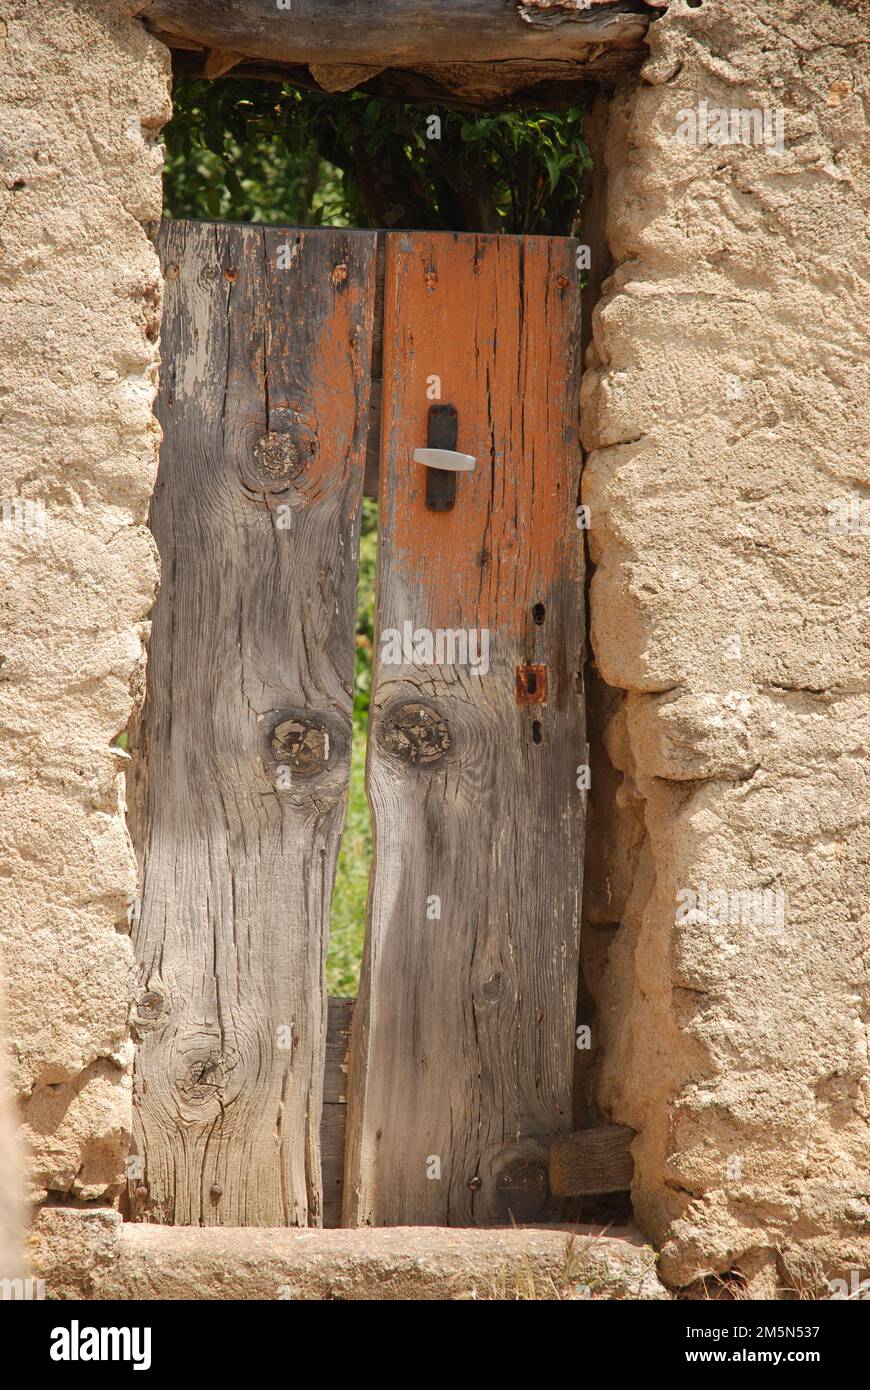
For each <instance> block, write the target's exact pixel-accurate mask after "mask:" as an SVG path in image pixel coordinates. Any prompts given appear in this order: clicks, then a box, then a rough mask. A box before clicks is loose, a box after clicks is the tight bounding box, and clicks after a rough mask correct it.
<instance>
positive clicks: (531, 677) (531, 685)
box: [526, 671, 538, 695]
mask: <svg viewBox="0 0 870 1390" xmlns="http://www.w3.org/2000/svg"><path fill="white" fill-rule="evenodd" d="M526 690H527V692H528V694H529V695H535V694H537V690H538V676H537V672H535V671H527V672H526Z"/></svg>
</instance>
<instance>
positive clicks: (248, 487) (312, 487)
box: [130, 223, 375, 1226]
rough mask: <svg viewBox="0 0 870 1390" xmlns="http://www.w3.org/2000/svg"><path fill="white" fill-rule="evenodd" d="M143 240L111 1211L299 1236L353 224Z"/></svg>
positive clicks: (315, 1122)
mask: <svg viewBox="0 0 870 1390" xmlns="http://www.w3.org/2000/svg"><path fill="white" fill-rule="evenodd" d="M282 248H284V249H283V251H282ZM159 249H160V254H161V259H162V261H163V265H164V271H165V274H166V282H167V292H166V313H165V318H164V326H163V338H162V353H163V362H164V366H163V371H162V374H161V386H160V396H159V401H158V406H157V414H158V418H159V420H160V423H161V425H162V427H163V431H164V441H163V447H162V450H161V460H160V471H159V477H158V481H157V487H156V491H155V496H154V501H153V506H152V512H151V527H152V530H153V532H154V536H155V539H156V541H157V545H158V547H159V550H160V554H161V560H162V576H163V578H162V584H161V589H160V594H159V597H158V600H157V603H156V605H155V608H154V612H153V627H152V634H151V641H150V647H149V670H148V685H147V696H146V702H145V706H144V708H143V711H142V716H141V722H140V726H139V728H138V729H137V730H135V731H134V734H133V738H132V740H131V753H132V755H133V764H132V789H131V807H130V826H131V833H132V835H133V838H134V843H135V844H136V848H137V853H138V855H139V860H140V866H141V881H142V897H141V912H140V915H139V920H138V923H137V924H136V925H135V932H134V940H135V949H136V955H137V961H138V968H139V976H140V989H139V997H138V1002H137V1007H136V1013H135V1017H134V1027H135V1031H136V1035H137V1037H138V1039H139V1050H138V1057H137V1064H136V1073H135V1093H134V1098H135V1129H136V1140H135V1147H136V1152H137V1153H138V1154H139V1156H140V1158H141V1161H142V1162H143V1165H144V1173H143V1177H142V1179H141V1181H138V1182H137V1184H136V1194H137V1199H136V1205H135V1210H134V1215H136V1216H138V1217H139V1218H141V1219H146V1220H151V1221H160V1222H166V1223H173V1224H181V1225H185V1224H194V1225H196V1224H201V1225H213V1224H214V1225H260V1226H270V1225H271V1226H274V1225H305V1224H312V1225H316V1224H319V1223H320V1220H321V1214H322V1197H321V1178H320V1138H319V1127H320V1109H321V1096H322V1085H323V1070H324V1059H325V1043H326V1008H327V1006H326V992H325V986H324V960H325V956H326V937H327V927H328V919H329V902H330V894H331V889H332V882H333V876H334V871H335V863H336V857H337V852H338V844H339V837H340V833H341V827H342V822H343V818H344V813H345V806H346V800H347V786H348V773H349V758H350V737H351V706H352V690H353V663H354V643H353V635H354V613H355V587H356V567H357V555H358V533H359V516H360V508H361V497H362V481H363V467H364V456H365V438H366V428H367V409H368V388H369V379H370V370H369V369H370V361H371V335H372V318H373V305H374V272H375V258H374V249H375V238H374V236H373V234H371V233H368V232H352V231H344V230H333V229H330V230H318V231H315V232H298V231H289V230H287V229H281V228H269V229H263V228H256V227H244V226H226V225H224V226H221V225H215V224H208V223H169V224H165V225H164V227H163V229H162V231H161V233H160V238H159ZM282 267H283V268H282Z"/></svg>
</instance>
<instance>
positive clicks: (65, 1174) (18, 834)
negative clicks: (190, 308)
mask: <svg viewBox="0 0 870 1390" xmlns="http://www.w3.org/2000/svg"><path fill="white" fill-rule="evenodd" d="M132 9H133V5H132V3H129V4H127V3H124V0H115V2H114V3H107V2H104V0H87V3H74V0H52V3H51V4H50V5H48V4H45V3H39V2H38V0H0V471H2V479H0V498H2V499H5V500H6V501H7V503H8V504H9V505H8V506H7V508H6V513H5V515H6V516H7V523H6V524H4V525H3V527H2V529H0V604H2V619H0V959H2V962H3V970H4V972H5V974H6V983H7V990H6V995H7V1018H8V1032H9V1037H10V1041H11V1051H12V1065H13V1070H14V1072H15V1083H16V1088H17V1091H18V1094H19V1097H20V1101H21V1107H22V1115H23V1120H24V1134H25V1137H26V1139H27V1140H28V1142H29V1144H30V1147H31V1151H32V1155H33V1164H32V1176H33V1186H34V1189H35V1192H36V1195H37V1197H39V1196H44V1195H45V1194H46V1193H51V1194H63V1195H64V1196H72V1197H81V1198H85V1199H106V1198H107V1197H112V1196H113V1195H114V1194H115V1193H117V1191H118V1189H119V1187H120V1184H121V1181H122V1177H123V1172H124V1159H125V1155H126V1153H127V1151H128V1147H129V1131H130V1119H131V1095H130V1078H129V1064H130V1060H131V1056H130V1045H129V1043H128V1040H127V1039H128V1029H127V1007H128V1000H129V997H130V992H131V983H132V981H131V964H132V953H131V949H130V941H129V936H128V935H127V930H128V928H127V921H126V914H127V909H128V905H129V903H130V902H131V900H132V899H133V897H134V894H135V891H136V888H135V884H136V870H135V861H134V858H133V855H132V852H131V849H130V845H129V843H128V839H127V834H126V830H125V825H124V816H123V801H122V786H123V775H122V774H123V768H122V763H123V758H122V757H121V756H120V755H119V754H118V753H117V752H113V751H112V750H111V749H110V746H109V745H110V741H111V740H112V739H113V738H114V737H115V736H116V735H117V734H118V732H119V731H120V730H122V729H123V728H124V727H125V725H126V723H127V719H128V715H129V711H130V704H131V696H130V681H131V672H132V671H133V669H134V666H135V664H136V662H137V661H138V659H139V657H140V651H141V640H140V636H141V624H142V622H143V620H144V619H145V618H146V616H147V613H148V610H149V608H150V606H151V603H152V600H153V594H154V586H155V582H156V576H157V566H156V556H155V553H154V547H153V544H152V541H151V538H150V535H149V533H148V531H147V530H146V528H145V524H144V523H145V517H146V513H147V507H148V499H149V495H150V493H151V490H152V487H153V482H154V476H155V471H156V448H157V438H156V430H155V426H154V424H153V422H152V417H151V403H152V399H153V395H154V377H155V364H156V347H155V342H156V337H157V331H158V313H159V296H160V281H159V271H158V263H157V258H156V256H155V253H154V250H153V247H152V245H151V243H150V242H149V240H148V238H147V236H146V234H145V231H144V230H143V225H142V224H143V223H144V222H146V221H147V220H149V219H155V218H159V216H160V204H161V164H162V161H161V156H160V152H159V150H158V149H156V148H155V146H154V139H155V136H156V133H157V131H158V129H159V127H160V125H161V124H162V123H163V122H164V121H165V120H166V119H167V118H168V114H169V105H168V80H169V67H168V55H167V54H166V51H165V49H163V48H162V46H161V45H158V44H155V43H154V42H153V41H152V40H151V39H149V38H148V36H147V35H146V33H145V31H144V30H143V29H142V27H141V25H140V24H139V23H137V22H136V21H135V20H133V19H132V17H131V11H132ZM13 499H18V502H17V507H16V508H15V509H13V507H12V501H13ZM23 499H30V500H31V502H32V503H33V504H34V506H33V507H32V508H31V510H30V516H29V520H28V516H27V513H26V511H25V510H24V507H23ZM42 508H44V513H43V512H42Z"/></svg>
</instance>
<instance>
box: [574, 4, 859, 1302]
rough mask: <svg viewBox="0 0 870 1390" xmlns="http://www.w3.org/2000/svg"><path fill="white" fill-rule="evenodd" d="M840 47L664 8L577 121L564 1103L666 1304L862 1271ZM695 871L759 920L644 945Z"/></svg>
mask: <svg viewBox="0 0 870 1390" xmlns="http://www.w3.org/2000/svg"><path fill="white" fill-rule="evenodd" d="M868 38H870V6H868V4H866V3H864V0H860V2H859V0H847V3H839V4H836V5H835V4H830V3H820V2H819V0H814V3H811V4H810V3H806V0H753V3H745V4H737V3H734V2H733V0H731V2H730V3H728V0H703V3H701V4H700V5H699V6H697V7H696V6H692V7H689V6H688V5H686V4H685V3H684V0H678V2H677V3H674V4H672V5H671V6H670V8H669V10H668V13H667V15H666V16H665V17H664V18H662V19H661V21H659V22H658V23H657V24H655V25H653V27H652V30H651V34H650V45H651V58H650V61H649V62H648V63H647V65H646V67H645V70H644V73H643V81H642V83H641V84H640V86H638V87H637V88H636V89H634V90H631V91H629V90H626V91H623V92H621V93H619V94H617V97H616V99H615V101H614V102H613V103H611V105H610V108H609V115H608V116H607V120H606V130H605V131H604V140H605V145H606V160H607V166H608V180H609V192H608V216H607V231H608V239H609V243H610V250H611V254H612V257H613V262H614V265H615V266H616V269H615V272H614V274H613V276H612V278H611V279H609V280H608V281H607V282H606V283H605V285H604V293H603V299H602V300H601V302H600V303H599V304H598V306H597V308H596V310H595V313H594V315H593V331H594V346H593V348H592V350H591V355H590V358H589V362H590V365H589V370H588V371H587V374H586V377H585V379H584V411H583V420H584V436H585V437H584V444H585V447H586V448H587V450H588V451H589V455H588V461H587V467H586V471H585V483H584V489H585V490H584V500H585V502H586V503H587V504H589V505H590V506H591V509H592V527H591V531H590V549H591V559H592V561H593V564H594V566H595V569H594V574H593V578H592V582H591V591H590V594H591V600H590V601H591V632H592V644H593V649H594V655H595V661H596V664H597V668H598V671H599V673H600V676H601V677H602V678H603V681H604V682H605V683H606V685H602V684H598V683H595V682H594V683H593V714H595V712H596V711H597V713H598V717H599V718H600V719H601V720H602V721H603V723H604V731H605V732H604V736H605V740H606V744H607V748H608V751H609V754H610V757H611V759H612V763H613V764H614V766H615V768H616V769H617V774H614V773H613V771H612V769H611V770H609V769H608V768H607V766H606V764H605V765H604V766H603V767H602V768H601V777H600V779H599V780H598V783H597V787H596V785H595V781H594V779H595V776H596V773H595V766H594V762H593V782H594V785H593V797H592V801H593V816H592V838H591V842H590V849H591V853H590V856H589V863H588V867H587V873H588V882H587V904H586V907H587V920H588V922H589V926H588V929H587V932H586V937H587V966H588V975H589V982H590V985H591V988H592V991H593V994H594V995H595V996H596V1004H597V1028H598V1030H599V1033H598V1053H599V1056H601V1057H603V1062H602V1063H600V1064H599V1066H598V1068H597V1074H596V1076H595V1078H594V1081H595V1084H594V1091H593V1095H594V1101H595V1104H596V1105H597V1107H598V1108H599V1110H600V1111H601V1112H602V1113H603V1114H604V1115H605V1116H607V1117H609V1118H611V1119H613V1120H614V1121H617V1122H620V1123H624V1124H628V1125H631V1126H632V1127H633V1128H635V1129H636V1130H637V1131H638V1133H639V1138H638V1139H637V1140H636V1141H635V1145H634V1152H635V1161H636V1181H635V1185H634V1192H633V1199H634V1205H635V1212H636V1215H637V1218H638V1220H639V1221H640V1223H641V1224H642V1226H643V1227H644V1229H645V1230H646V1232H647V1234H648V1235H649V1236H651V1237H652V1238H653V1239H654V1240H655V1241H656V1242H657V1243H658V1244H659V1245H660V1246H661V1247H662V1248H663V1254H662V1271H663V1273H664V1276H665V1278H666V1279H668V1280H669V1281H670V1282H672V1283H676V1284H685V1283H688V1282H689V1281H691V1280H692V1279H693V1278H694V1276H695V1275H696V1274H697V1273H699V1272H705V1271H711V1270H712V1271H727V1270H730V1269H733V1268H735V1267H740V1268H742V1269H743V1271H744V1272H745V1273H746V1274H747V1275H748V1276H749V1277H750V1285H751V1287H752V1288H753V1289H754V1290H755V1291H756V1292H757V1293H763V1292H764V1291H765V1290H767V1289H770V1288H772V1287H773V1286H774V1284H775V1283H776V1282H777V1281H779V1283H780V1285H783V1284H785V1285H786V1286H788V1287H803V1288H808V1287H819V1283H818V1280H819V1278H820V1277H821V1271H822V1270H824V1271H825V1272H826V1273H827V1274H828V1275H830V1274H831V1273H832V1272H833V1273H834V1274H836V1275H839V1274H841V1273H842V1271H843V1269H844V1268H853V1267H858V1268H862V1269H863V1270H864V1271H865V1273H866V1271H867V1269H868V1267H870V1143H868V1140H870V1130H868V1119H870V1079H868V1054H867V1042H868V1012H870V997H868V980H867V963H868V954H870V953H868V924H870V917H868V889H870V829H868V805H870V795H868V793H870V787H868V763H867V754H868V736H870V695H868V666H870V662H868V649H870V641H868V620H870V599H868V592H870V589H868V578H870V567H868V551H870V534H866V533H865V534H861V533H856V532H851V533H847V534H844V535H837V534H831V532H830V531H829V529H828V522H829V519H830V518H831V516H832V515H833V513H832V512H829V510H828V504H829V503H831V502H834V501H836V500H837V499H849V498H850V496H851V494H853V493H857V494H859V495H860V496H863V497H867V495H868V485H870V473H868V462H870V460H868V453H867V443H866V441H867V414H868V407H867V401H868V399H870V369H868V363H867V323H868V320H870V304H868V298H867V280H868V271H870V266H868V257H867V241H866V232H865V222H864V215H865V213H864V210H866V206H867V193H868V159H867V153H868V151H867V125H866V110H867V100H868V95H867V81H868V73H870V46H868V42H867V41H868ZM702 98H706V99H707V101H708V102H709V104H710V105H711V106H713V105H720V106H724V107H726V108H732V107H737V108H754V107H760V108H764V107H769V108H773V109H776V108H781V109H782V110H783V111H784V130H785V152H784V153H783V154H782V155H779V156H777V155H775V154H772V153H770V152H768V151H767V150H764V149H760V148H744V147H741V146H737V147H733V146H731V147H722V146H720V147H717V146H704V147H692V146H687V145H685V144H681V143H679V142H678V141H677V140H676V139H675V133H676V130H677V126H678V119H679V117H678V113H679V112H680V111H681V109H685V108H697V105H698V102H699V101H700V100H701V99H702ZM868 512H870V508H868ZM865 525H867V526H868V529H870V518H868V521H867V522H865ZM735 638H736V639H738V640H736V641H735ZM619 692H623V693H622V694H620V693H619ZM619 773H621V774H622V776H621V779H620V777H619V776H618V774H619ZM702 883H706V884H707V885H708V889H709V890H712V889H714V888H724V889H728V890H737V889H747V888H755V887H762V886H770V887H771V888H772V889H773V890H776V889H781V890H782V892H783V894H784V903H785V907H784V923H783V925H782V928H781V929H780V928H779V927H778V926H777V924H776V923H775V922H774V923H773V924H772V928H771V930H768V929H767V928H766V927H765V926H764V925H763V924H762V925H760V926H756V925H754V924H753V923H748V924H747V923H745V922H744V923H742V924H741V923H740V922H738V924H737V925H727V924H724V925H718V924H716V923H715V922H714V921H713V920H710V917H709V915H708V919H707V920H705V919H704V915H703V913H702V912H700V911H699V912H695V913H693V914H691V915H690V916H689V917H688V919H687V920H685V921H682V922H681V923H680V924H679V925H677V923H676V913H675V908H676V905H677V894H678V893H679V892H680V890H686V889H689V890H693V891H698V890H699V888H700V885H701V884H702ZM713 915H715V914H713ZM595 923H597V924H598V926H597V927H596V926H595V925H593V924H595ZM614 924H618V925H614ZM596 932H597V933H598V935H597V936H596ZM821 1288H822V1296H824V1285H823V1283H822V1285H821Z"/></svg>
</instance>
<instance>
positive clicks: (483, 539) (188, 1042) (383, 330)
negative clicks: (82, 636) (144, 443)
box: [130, 223, 586, 1225]
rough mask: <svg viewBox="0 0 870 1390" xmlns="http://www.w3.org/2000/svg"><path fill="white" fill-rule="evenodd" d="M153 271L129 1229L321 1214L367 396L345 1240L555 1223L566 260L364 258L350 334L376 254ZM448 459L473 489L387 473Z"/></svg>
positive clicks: (564, 926) (294, 237)
mask: <svg viewBox="0 0 870 1390" xmlns="http://www.w3.org/2000/svg"><path fill="white" fill-rule="evenodd" d="M160 249H161V255H162V258H163V263H164V271H165V274H166V280H167V291H166V314H165V320H164V329H163V361H164V366H163V371H162V378H161V390H160V399H159V407H158V416H159V418H160V422H161V425H162V427H163V430H164V443H163V449H162V453H161V465H160V475H159V479H158V485H157V489H156V492H155V497H154V502H153V508H152V519H151V524H152V529H153V531H154V534H155V538H156V540H157V543H158V546H159V548H160V552H161V559H162V572H163V581H162V587H161V592H160V596H159V599H158V602H157V604H156V607H155V611H154V615H153V629H152V636H151V644H150V650H149V672H148V686H147V689H148V694H147V698H146V703H145V707H144V709H143V712H142V717H141V720H140V724H139V727H138V729H137V730H135V731H134V738H133V740H132V752H133V757H134V763H133V766H134V773H133V785H132V794H131V815H130V824H131V831H132V834H133V837H134V841H135V843H136V846H137V851H138V853H139V857H140V863H141V869H142V896H141V910H140V912H139V915H138V921H137V922H135V923H134V935H135V943H136V952H137V959H138V962H139V971H140V992H139V997H138V1000H137V1005H136V1013H135V1019H134V1024H135V1030H136V1035H137V1038H138V1039H139V1053H138V1060H137V1067H136V1083H135V1103H136V1154H135V1160H134V1161H135V1163H136V1164H137V1165H138V1167H137V1168H136V1169H135V1170H134V1180H133V1184H132V1187H133V1202H134V1209H135V1214H136V1215H138V1216H140V1217H141V1218H144V1219H148V1220H158V1221H167V1222H175V1223H180V1224H191V1223H192V1224H225V1225H241V1224H252V1225H285V1224H286V1225H295V1224H301V1225H304V1224H315V1225H316V1224H319V1223H320V1221H321V1219H322V1215H323V1205H324V1203H323V1192H322V1183H321V1162H320V1140H319V1127H320V1121H321V1107H322V1096H323V1076H324V1066H325V1056H326V1022H327V999H326V994H325V986H324V968H323V967H324V960H325V955H326V935H327V924H328V914H329V902H330V894H331V890H332V883H333V877H334V871H335V862H336V855H337V849H338V841H339V836H340V832H341V826H342V821H343V817H344V813H345V806H346V799H347V784H348V766H349V752H350V733H351V698H352V687H353V659H354V632H353V624H354V592H355V580H356V557H357V547H358V529H359V515H360V502H361V496H362V490H363V473H364V466H365V456H366V444H367V436H368V435H369V433H370V431H371V429H372V428H373V427H374V426H373V424H372V421H373V418H374V413H373V412H372V410H371V409H370V407H371V401H372V394H373V393H372V385H373V379H374V380H375V381H377V380H378V379H379V378H381V377H382V380H383V385H382V391H381V396H382V400H381V412H380V457H381V470H380V559H379V578H378V597H377V632H376V648H377V658H376V672H375V686H374V692H373V703H372V719H371V731H370V743H369V755H368V774H367V776H368V790H369V797H370V801H371V803H372V810H373V821H374V841H375V855H374V868H373V872H372V883H371V886H370V894H369V913H368V917H369V920H368V923H367V929H366V948H365V959H364V966H363V978H362V982H361V986H360V995H359V999H358V1001H357V1005H356V1009H355V1016H354V1024H353V1041H352V1049H351V1058H350V1074H349V1078H348V1084H347V1098H348V1100H349V1107H348V1110H349V1114H348V1125H347V1131H348V1133H347V1162H346V1170H345V1184H344V1186H345V1198H344V1220H345V1223H346V1224H357V1223H361V1222H371V1223H375V1224H396V1223H409V1224H411V1223H428V1224H432V1223H438V1224H440V1223H444V1224H473V1223H479V1224H489V1223H493V1222H498V1221H507V1220H510V1219H511V1218H513V1219H515V1220H520V1221H521V1220H528V1219H547V1218H548V1217H550V1218H552V1217H554V1216H556V1215H558V1207H557V1205H556V1203H555V1202H554V1201H553V1199H552V1198H551V1197H550V1195H549V1192H548V1188H547V1181H546V1155H547V1151H548V1148H549V1145H550V1143H551V1142H552V1141H553V1140H554V1139H555V1138H556V1137H557V1136H558V1135H559V1134H561V1133H564V1132H566V1131H567V1130H569V1129H570V1128H571V1084H572V1062H573V1055H574V1022H575V1003H576V988H577V968H578V938H579V920H580V890H581V881H582V853H583V795H584V793H583V791H582V783H583V779H582V778H580V777H578V769H579V768H580V766H581V765H583V764H584V763H585V762H586V750H585V734H584V721H583V703H582V691H581V671H582V660H583V623H582V544H581V536H580V533H579V531H578V530H577V527H576V525H575V508H576V501H577V487H578V477H579V449H578V442H577V438H578V420H577V412H578V395H579V375H580V362H579V324H580V312H579V294H580V291H579V278H578V272H577V270H576V266H575V245H574V243H573V242H571V241H569V240H563V239H548V238H515V237H494V236H472V235H460V234H456V235H453V234H427V233H404V232H402V233H395V234H389V235H387V236H385V237H383V239H382V242H381V249H382V251H383V250H384V249H385V267H384V284H385V294H384V302H383V310H382V321H381V312H380V310H379V308H378V293H377V284H378V273H377V266H378V237H377V235H376V234H375V233H369V232H349V231H344V230H340V229H331V230H318V231H312V232H308V231H306V232H300V231H298V230H288V229H263V228H254V227H229V226H225V225H211V224H205V223H169V224H166V225H165V227H164V229H163V231H162V233H161V238H160ZM376 320H378V326H377V329H376ZM381 339H382V340H383V359H382V361H381V352H380V342H381ZM445 428H446V430H447V433H446V434H445V432H444V431H445ZM439 430H440V434H439ZM433 431H434V432H433ZM451 431H452V433H451ZM454 436H455V438H454ZM445 442H446V444H447V446H448V447H449V448H450V449H452V450H454V451H455V452H462V453H465V454H467V455H469V456H472V457H473V458H474V460H475V462H474V466H473V467H472V468H471V469H470V470H469V471H465V472H461V473H459V474H456V475H452V476H451V475H449V474H448V475H445V474H444V473H443V472H442V471H441V470H440V469H439V470H437V471H433V470H431V469H428V468H427V467H426V466H425V465H424V464H422V463H419V462H416V461H415V459H414V453H415V451H416V450H417V449H419V448H421V447H424V446H426V445H427V443H429V444H439V443H440V444H441V445H442V446H443V445H444V444H445ZM342 1099H343V1097H342Z"/></svg>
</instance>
